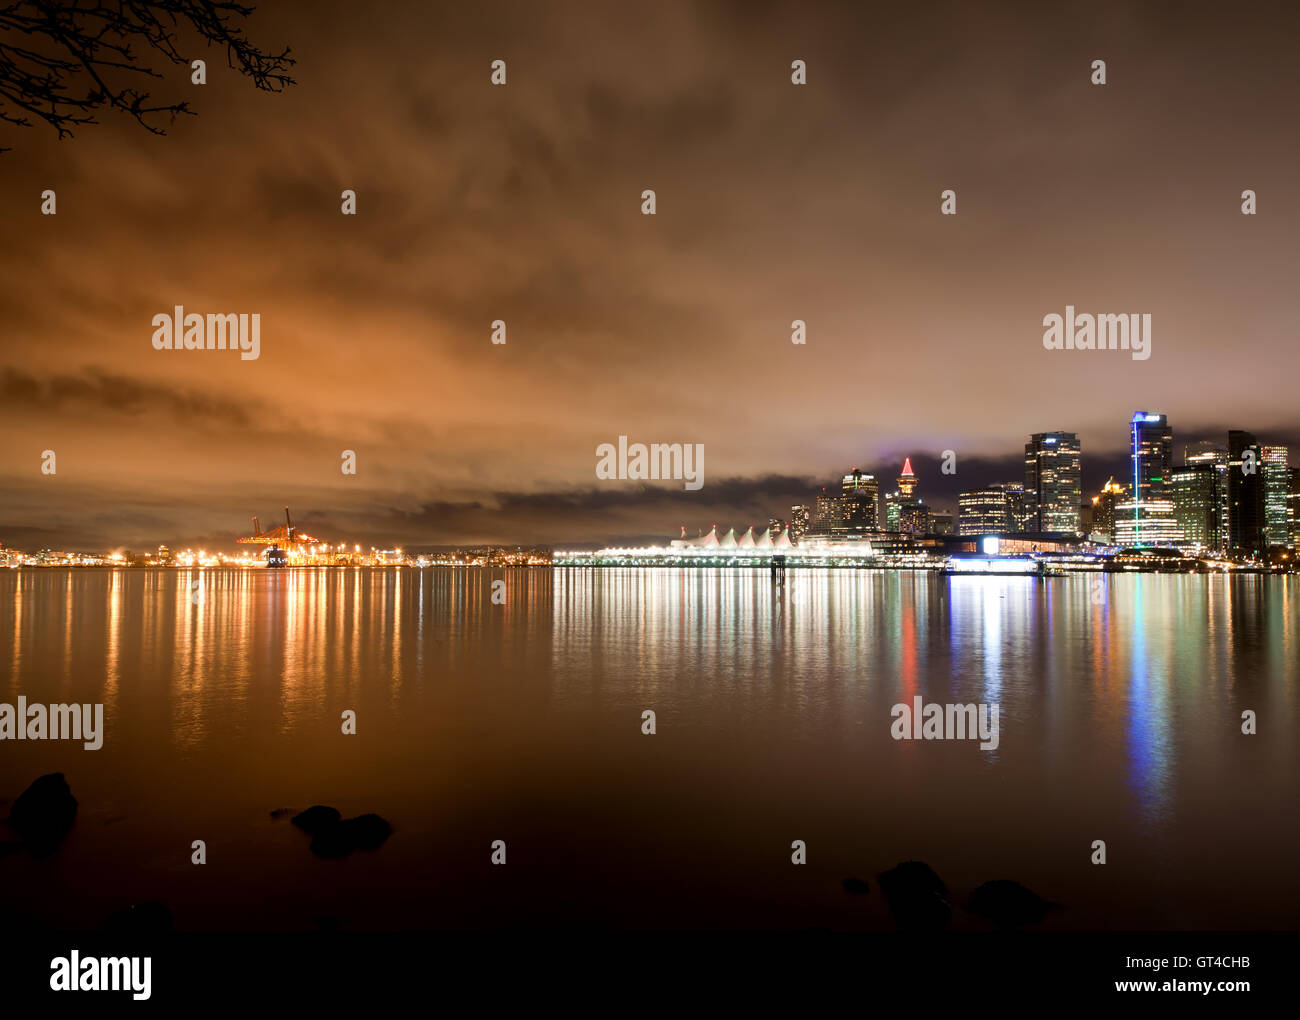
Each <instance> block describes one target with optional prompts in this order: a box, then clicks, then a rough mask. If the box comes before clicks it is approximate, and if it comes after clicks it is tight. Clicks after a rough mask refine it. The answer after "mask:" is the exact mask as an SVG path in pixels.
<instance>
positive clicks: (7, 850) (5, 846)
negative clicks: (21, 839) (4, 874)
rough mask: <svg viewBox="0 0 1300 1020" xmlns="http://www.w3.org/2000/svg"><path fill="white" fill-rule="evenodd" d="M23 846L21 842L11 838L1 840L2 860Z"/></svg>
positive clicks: (0, 855) (0, 854) (0, 852)
mask: <svg viewBox="0 0 1300 1020" xmlns="http://www.w3.org/2000/svg"><path fill="white" fill-rule="evenodd" d="M22 848H23V845H22V844H21V843H15V842H14V841H13V840H11V839H6V840H0V860H4V859H5V858H6V857H8V856H9V855H10V854H16V853H17V852H18V851H19V850H21V849H22Z"/></svg>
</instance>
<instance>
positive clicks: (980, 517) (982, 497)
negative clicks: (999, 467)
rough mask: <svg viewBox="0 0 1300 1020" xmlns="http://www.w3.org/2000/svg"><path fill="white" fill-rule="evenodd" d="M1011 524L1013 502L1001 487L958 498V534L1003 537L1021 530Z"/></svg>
mask: <svg viewBox="0 0 1300 1020" xmlns="http://www.w3.org/2000/svg"><path fill="white" fill-rule="evenodd" d="M1022 492H1023V490H1022ZM1011 524H1012V512H1011V502H1010V500H1009V498H1008V495H1007V492H1006V490H1005V489H1004V488H1003V487H1002V486H1001V485H988V486H985V487H984V488H983V489H972V490H970V491H969V492H963V493H961V495H959V496H958V497H957V534H959V535H1001V534H1005V533H1007V532H1009V531H1013V530H1014V531H1019V530H1021V529H1019V528H1012V526H1011Z"/></svg>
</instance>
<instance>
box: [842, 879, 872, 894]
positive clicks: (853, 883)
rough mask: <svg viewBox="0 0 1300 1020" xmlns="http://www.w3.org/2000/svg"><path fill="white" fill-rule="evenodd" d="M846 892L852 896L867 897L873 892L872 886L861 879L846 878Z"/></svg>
mask: <svg viewBox="0 0 1300 1020" xmlns="http://www.w3.org/2000/svg"><path fill="white" fill-rule="evenodd" d="M844 891H845V892H846V893H848V894H849V895H851V896H865V895H867V893H869V892H871V886H870V885H868V884H867V883H866V882H865V881H863V880H862V879H860V878H846V879H845V880H844Z"/></svg>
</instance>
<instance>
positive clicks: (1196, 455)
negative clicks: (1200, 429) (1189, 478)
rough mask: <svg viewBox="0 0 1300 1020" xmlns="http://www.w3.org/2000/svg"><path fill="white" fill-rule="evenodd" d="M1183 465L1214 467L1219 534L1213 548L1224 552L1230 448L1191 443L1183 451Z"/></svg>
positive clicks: (1211, 444)
mask: <svg viewBox="0 0 1300 1020" xmlns="http://www.w3.org/2000/svg"><path fill="white" fill-rule="evenodd" d="M1183 463H1184V464H1187V465H1189V466H1191V465H1193V464H1212V465H1214V469H1215V475H1216V477H1217V479H1218V481H1217V484H1216V487H1215V493H1214V500H1215V506H1217V507H1218V511H1219V529H1218V531H1219V534H1218V538H1217V540H1216V542H1215V544H1214V546H1213V548H1214V549H1216V550H1219V551H1222V550H1223V549H1226V548H1227V546H1228V448H1227V447H1226V446H1223V445H1221V444H1219V443H1210V442H1200V443H1191V444H1189V445H1188V446H1186V447H1185V448H1184V449H1183Z"/></svg>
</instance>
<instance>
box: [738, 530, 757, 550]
mask: <svg viewBox="0 0 1300 1020" xmlns="http://www.w3.org/2000/svg"><path fill="white" fill-rule="evenodd" d="M736 544H737V545H739V546H740V548H742V549H752V548H754V526H753V525H752V524H751V525H750V526H749V527H748V528H747V529H746V531H745V533H744V534H743V535H741V536H740V541H739V542H738V543H736Z"/></svg>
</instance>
